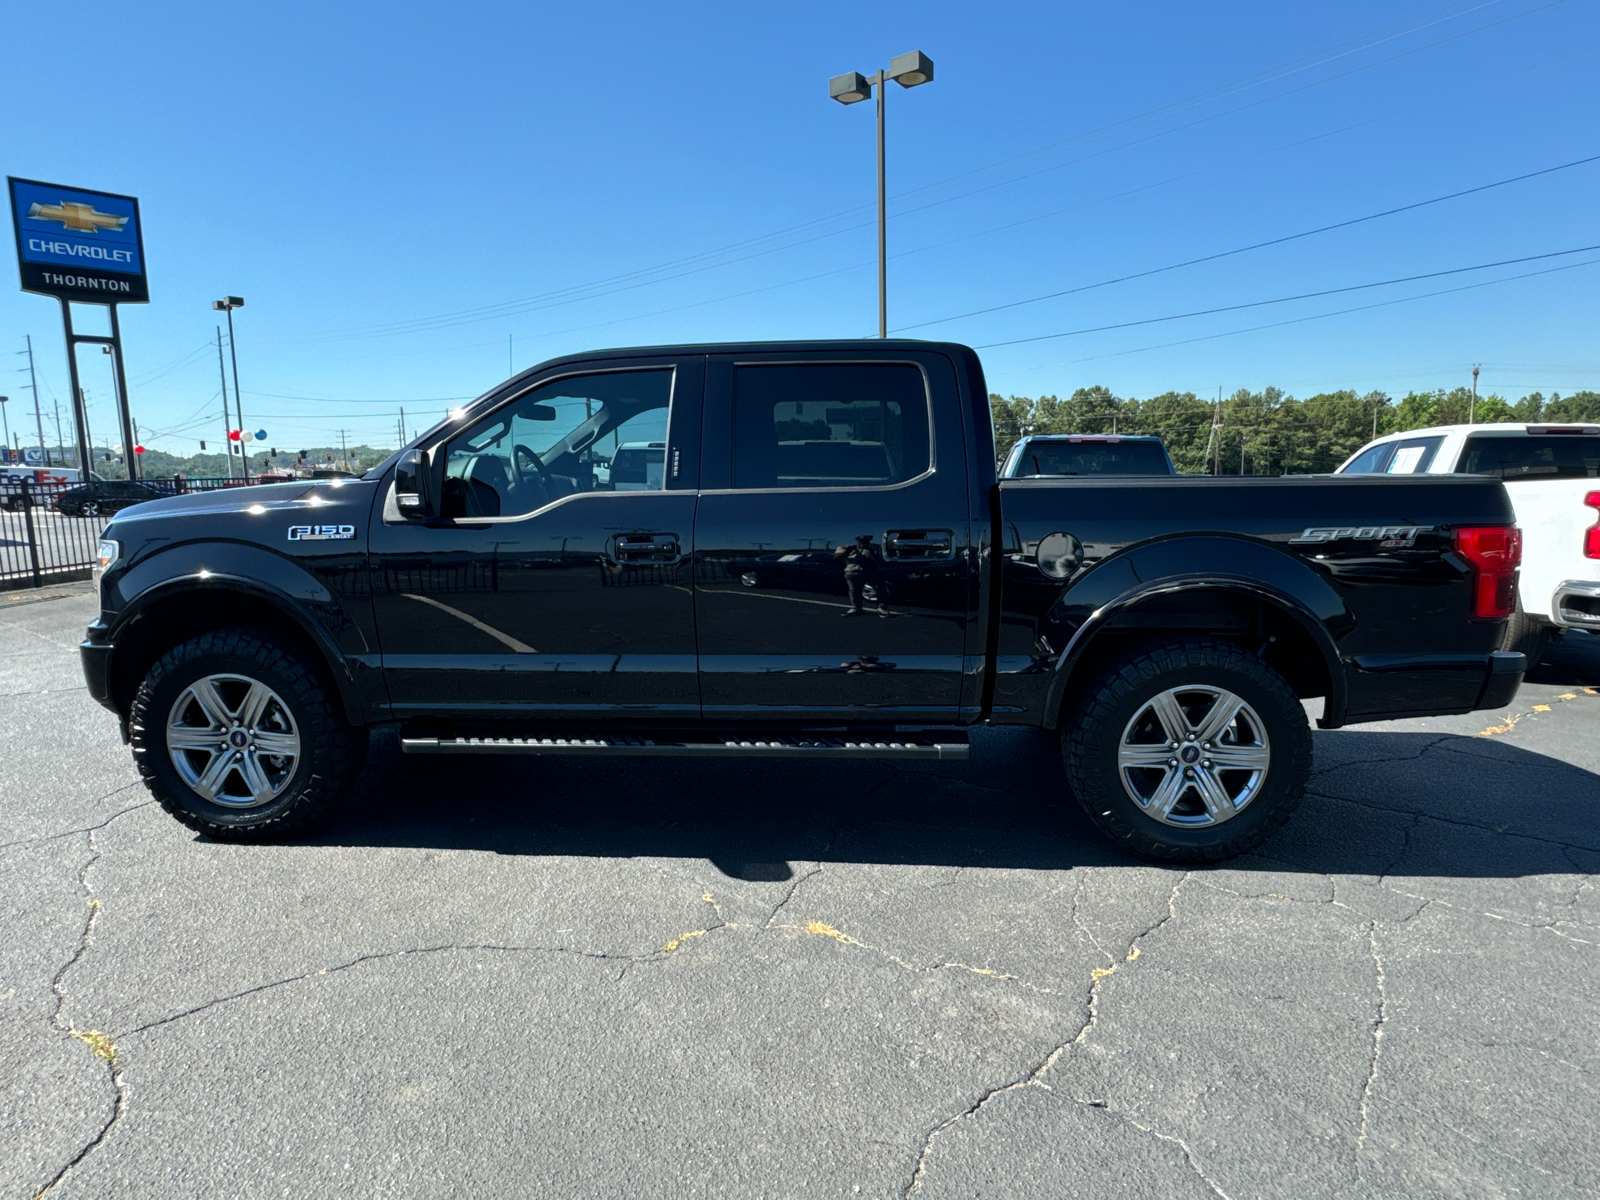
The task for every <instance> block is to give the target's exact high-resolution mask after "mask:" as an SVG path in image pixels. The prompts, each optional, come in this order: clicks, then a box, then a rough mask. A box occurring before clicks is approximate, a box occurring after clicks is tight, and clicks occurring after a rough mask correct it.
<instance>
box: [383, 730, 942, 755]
mask: <svg viewBox="0 0 1600 1200" xmlns="http://www.w3.org/2000/svg"><path fill="white" fill-rule="evenodd" d="M937 737H938V738H940V739H944V740H937V741H936V740H933V738H932V737H930V736H928V735H925V734H894V735H886V736H884V737H882V738H875V737H868V736H859V737H858V736H853V735H849V734H837V735H835V734H815V735H811V734H768V735H765V736H760V735H749V736H747V735H744V734H739V735H737V736H733V735H730V736H727V737H722V738H718V739H716V740H711V739H706V740H703V741H692V740H688V739H687V738H685V739H683V740H672V739H670V738H669V737H665V736H655V737H651V736H644V735H637V734H627V733H606V734H590V735H584V734H574V735H571V736H568V737H494V736H488V737H444V738H437V737H402V738H401V739H400V749H401V750H402V751H404V752H405V753H406V754H633V755H656V756H665V757H673V758H896V759H910V758H915V759H929V760H937V761H940V762H965V761H966V760H967V758H968V755H969V753H970V751H971V747H970V746H969V745H968V744H967V736H966V734H965V733H960V732H951V733H940V734H938V735H937Z"/></svg>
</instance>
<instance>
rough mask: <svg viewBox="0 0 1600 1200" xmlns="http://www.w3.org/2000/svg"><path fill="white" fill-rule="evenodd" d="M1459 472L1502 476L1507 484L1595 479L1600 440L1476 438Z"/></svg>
mask: <svg viewBox="0 0 1600 1200" xmlns="http://www.w3.org/2000/svg"><path fill="white" fill-rule="evenodd" d="M1456 470H1457V471H1458V472H1459V473H1460V474H1463V475H1498V476H1500V478H1501V479H1503V480H1505V481H1506V482H1507V483H1511V482H1514V481H1516V480H1521V479H1593V478H1595V477H1596V476H1597V475H1600V437H1595V436H1593V435H1592V434H1576V435H1574V434H1554V435H1548V436H1543V437H1539V436H1529V437H1496V436H1495V435H1494V434H1475V435H1473V436H1472V437H1469V438H1468V439H1467V448H1466V449H1465V450H1464V451H1463V452H1462V454H1461V465H1460V466H1458V467H1457V468H1456Z"/></svg>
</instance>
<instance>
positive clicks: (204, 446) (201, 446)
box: [200, 442, 206, 450]
mask: <svg viewBox="0 0 1600 1200" xmlns="http://www.w3.org/2000/svg"><path fill="white" fill-rule="evenodd" d="M205 448H206V444H205V443H204V442H201V443H200V449H202V450H204V449H205Z"/></svg>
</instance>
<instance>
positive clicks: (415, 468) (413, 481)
mask: <svg viewBox="0 0 1600 1200" xmlns="http://www.w3.org/2000/svg"><path fill="white" fill-rule="evenodd" d="M394 502H395V504H396V505H398V506H399V509H400V512H401V514H402V515H403V516H407V517H431V516H433V515H434V512H433V503H432V498H431V497H430V496H429V495H428V452H427V451H426V450H407V451H406V452H405V453H404V454H402V455H401V456H400V461H399V462H397V463H396V464H395V467H394Z"/></svg>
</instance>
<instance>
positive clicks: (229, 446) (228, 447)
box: [217, 325, 244, 479]
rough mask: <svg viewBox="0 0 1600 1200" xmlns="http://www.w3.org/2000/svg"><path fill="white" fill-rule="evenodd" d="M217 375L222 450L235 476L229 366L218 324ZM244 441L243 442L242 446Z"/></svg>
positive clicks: (230, 470) (231, 473) (229, 475)
mask: <svg viewBox="0 0 1600 1200" xmlns="http://www.w3.org/2000/svg"><path fill="white" fill-rule="evenodd" d="M217 375H218V376H219V377H220V378H221V380H222V452H223V453H224V454H226V455H227V456H228V478H229V479H232V478H233V442H232V441H230V440H229V438H228V426H229V425H231V424H232V422H231V421H229V420H228V368H227V367H226V366H225V365H224V364H223V361H222V326H221V325H218V326H217ZM243 444H244V443H243V442H241V443H240V445H241V446H242V445H243Z"/></svg>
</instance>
